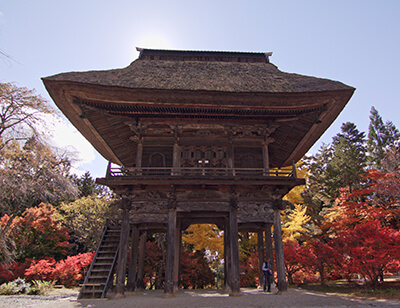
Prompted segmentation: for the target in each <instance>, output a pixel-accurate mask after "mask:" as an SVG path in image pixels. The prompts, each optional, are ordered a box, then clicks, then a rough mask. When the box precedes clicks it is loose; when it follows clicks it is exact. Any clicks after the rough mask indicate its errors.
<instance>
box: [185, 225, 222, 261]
mask: <svg viewBox="0 0 400 308" xmlns="http://www.w3.org/2000/svg"><path fill="white" fill-rule="evenodd" d="M182 240H183V241H184V242H185V243H188V244H191V245H193V246H194V249H195V250H199V251H203V250H204V251H207V252H208V253H209V254H210V255H211V256H212V259H214V260H213V261H218V260H221V259H222V258H223V255H224V237H223V233H222V232H221V231H220V230H219V229H218V228H217V227H216V226H215V225H212V224H194V225H191V226H190V227H189V228H187V229H186V232H185V233H184V234H183V235H182Z"/></svg>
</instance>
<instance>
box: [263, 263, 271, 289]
mask: <svg viewBox="0 0 400 308" xmlns="http://www.w3.org/2000/svg"><path fill="white" fill-rule="evenodd" d="M262 271H263V274H264V292H265V289H266V288H267V285H268V290H267V292H271V277H272V264H271V259H268V260H267V261H266V262H264V264H263V268H262Z"/></svg>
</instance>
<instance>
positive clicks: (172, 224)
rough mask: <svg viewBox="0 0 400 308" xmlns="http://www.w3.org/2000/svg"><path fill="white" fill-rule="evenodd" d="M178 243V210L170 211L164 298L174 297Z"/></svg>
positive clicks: (170, 209) (172, 208) (171, 209)
mask: <svg viewBox="0 0 400 308" xmlns="http://www.w3.org/2000/svg"><path fill="white" fill-rule="evenodd" d="M175 242H176V208H174V207H170V208H169V210H168V229H167V262H166V263H167V264H166V268H165V286H164V297H174V265H175Z"/></svg>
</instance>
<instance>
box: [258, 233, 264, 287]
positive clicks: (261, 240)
mask: <svg viewBox="0 0 400 308" xmlns="http://www.w3.org/2000/svg"><path fill="white" fill-rule="evenodd" d="M257 248H258V277H259V281H260V287H262V286H263V285H264V273H263V271H262V268H263V263H264V262H265V257H264V255H265V254H264V232H263V231H258V232H257Z"/></svg>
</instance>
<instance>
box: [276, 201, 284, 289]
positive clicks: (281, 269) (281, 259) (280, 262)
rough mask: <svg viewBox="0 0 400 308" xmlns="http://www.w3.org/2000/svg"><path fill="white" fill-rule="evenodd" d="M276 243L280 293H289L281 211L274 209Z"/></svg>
mask: <svg viewBox="0 0 400 308" xmlns="http://www.w3.org/2000/svg"><path fill="white" fill-rule="evenodd" d="M274 242H275V256H276V272H277V274H278V290H279V292H284V291H287V282H286V271H285V259H284V256H283V243H282V227H281V211H280V210H279V209H274Z"/></svg>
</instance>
